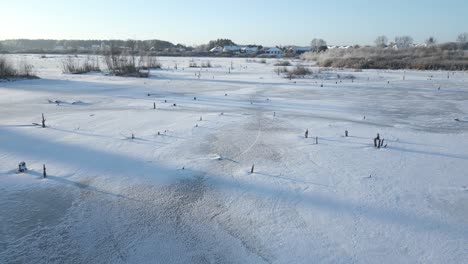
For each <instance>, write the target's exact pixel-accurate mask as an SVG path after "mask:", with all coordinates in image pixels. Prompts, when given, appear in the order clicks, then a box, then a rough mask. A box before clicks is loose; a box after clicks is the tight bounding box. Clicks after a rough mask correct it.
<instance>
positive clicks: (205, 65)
mask: <svg viewBox="0 0 468 264" xmlns="http://www.w3.org/2000/svg"><path fill="white" fill-rule="evenodd" d="M201 67H202V68H211V67H212V66H211V62H210V61H206V62H202V64H201Z"/></svg>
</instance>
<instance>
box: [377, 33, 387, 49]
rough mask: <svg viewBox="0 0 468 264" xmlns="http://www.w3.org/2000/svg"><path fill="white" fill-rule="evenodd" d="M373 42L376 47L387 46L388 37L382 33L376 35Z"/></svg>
mask: <svg viewBox="0 0 468 264" xmlns="http://www.w3.org/2000/svg"><path fill="white" fill-rule="evenodd" d="M374 43H375V46H377V47H378V48H384V47H386V46H387V43H388V38H387V37H386V36H384V35H382V36H378V37H377V38H376V39H375V41H374Z"/></svg>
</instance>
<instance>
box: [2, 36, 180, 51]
mask: <svg viewBox="0 0 468 264" xmlns="http://www.w3.org/2000/svg"><path fill="white" fill-rule="evenodd" d="M129 46H132V47H135V48H138V49H139V50H143V51H149V50H153V51H163V50H167V49H175V48H185V46H184V45H181V44H177V45H175V44H173V43H171V42H169V41H164V40H156V39H154V40H53V39H10V40H3V41H0V51H3V52H41V51H48V52H50V51H55V52H57V53H60V52H62V51H67V52H70V51H71V52H73V51H99V50H103V49H105V48H106V47H129Z"/></svg>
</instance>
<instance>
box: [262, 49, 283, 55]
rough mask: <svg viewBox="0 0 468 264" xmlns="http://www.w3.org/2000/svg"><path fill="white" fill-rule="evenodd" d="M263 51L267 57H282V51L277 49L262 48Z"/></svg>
mask: <svg viewBox="0 0 468 264" xmlns="http://www.w3.org/2000/svg"><path fill="white" fill-rule="evenodd" d="M263 51H264V52H265V54H266V55H268V56H275V57H280V56H283V51H282V50H281V49H279V48H276V47H275V48H264V49H263Z"/></svg>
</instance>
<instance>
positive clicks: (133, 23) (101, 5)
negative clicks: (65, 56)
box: [0, 0, 468, 45]
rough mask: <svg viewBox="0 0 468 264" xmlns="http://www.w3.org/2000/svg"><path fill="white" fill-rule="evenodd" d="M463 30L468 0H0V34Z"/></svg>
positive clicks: (362, 36)
mask: <svg viewBox="0 0 468 264" xmlns="http://www.w3.org/2000/svg"><path fill="white" fill-rule="evenodd" d="M466 31H468V0H445V1H435V0H411V1H410V0H385V1H380V0H374V1H372V0H368V1H365V0H354V1H344V0H342V1H339V0H330V1H326V0H321V1H316V0H289V1H286V0H279V1H276V0H269V1H266V0H259V1H254V0H250V1H247V0H234V1H229V0H227V1H226V0H217V1H214V0H197V1H180V0H165V1H150V0H146V1H143V0H132V1H118V0H115V1H109V0H98V1H91V0H75V1H66V0H62V1H61V0H50V1H47V0H42V1H40V0H0V39H11V38H51V39H65V38H66V39H127V38H133V39H162V40H168V41H171V42H174V43H183V44H187V45H192V44H201V43H206V42H208V41H209V40H211V39H216V38H231V39H232V40H234V41H235V42H237V43H242V44H263V45H288V44H296V45H308V44H309V43H310V40H311V39H313V38H316V37H317V38H323V39H325V40H327V41H328V43H329V44H335V45H339V44H343V45H344V44H371V43H373V40H374V39H375V37H376V36H378V35H382V34H384V35H387V37H389V39H393V38H394V37H395V36H396V35H411V36H413V38H414V39H415V41H416V42H422V41H424V39H425V38H427V37H428V36H430V35H431V36H435V37H436V38H437V39H438V40H439V41H440V42H444V41H454V40H455V39H456V36H457V35H458V34H459V33H461V32H466Z"/></svg>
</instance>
